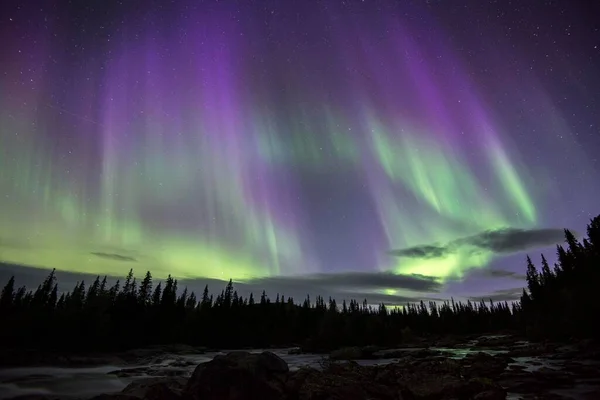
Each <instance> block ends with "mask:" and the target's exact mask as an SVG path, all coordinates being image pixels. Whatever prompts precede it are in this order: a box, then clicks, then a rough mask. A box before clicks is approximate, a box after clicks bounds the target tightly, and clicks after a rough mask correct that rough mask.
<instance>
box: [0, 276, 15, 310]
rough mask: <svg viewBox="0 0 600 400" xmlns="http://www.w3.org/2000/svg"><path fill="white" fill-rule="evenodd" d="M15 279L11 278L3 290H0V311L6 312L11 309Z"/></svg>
mask: <svg viewBox="0 0 600 400" xmlns="http://www.w3.org/2000/svg"><path fill="white" fill-rule="evenodd" d="M14 291H15V277H14V276H11V277H10V279H9V280H8V282H7V283H6V285H5V286H4V288H3V289H2V295H0V310H7V309H9V308H11V307H12V305H13V299H14V297H15V294H14Z"/></svg>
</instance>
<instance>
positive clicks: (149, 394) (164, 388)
mask: <svg viewBox="0 0 600 400" xmlns="http://www.w3.org/2000/svg"><path fill="white" fill-rule="evenodd" d="M186 384H187V379H184V378H147V379H141V380H138V381H135V382H132V383H130V384H129V385H127V387H125V389H123V390H122V391H121V394H125V395H129V396H134V397H137V398H140V399H144V400H163V399H164V400H178V399H180V398H181V394H182V392H183V390H184V389H185V386H186Z"/></svg>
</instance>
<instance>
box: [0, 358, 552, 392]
mask: <svg viewBox="0 0 600 400" xmlns="http://www.w3.org/2000/svg"><path fill="white" fill-rule="evenodd" d="M289 350H290V349H275V350H273V349H270V351H272V352H274V353H275V354H277V355H278V356H280V357H281V358H283V359H284V360H285V361H286V362H287V363H288V365H289V367H290V369H291V370H295V369H298V368H300V367H302V366H312V367H315V368H320V365H321V362H322V360H323V358H324V356H323V355H321V354H289ZM403 350H405V351H407V352H410V351H416V350H421V349H403ZM430 350H439V351H443V352H446V353H451V354H450V357H451V358H462V357H464V356H465V355H467V354H469V353H472V352H479V351H481V350H479V349H473V350H471V349H468V348H461V349H446V348H430ZM229 351H231V350H222V351H219V352H208V353H203V354H189V355H173V354H163V355H161V356H160V357H155V358H154V360H152V361H150V362H145V363H141V364H137V365H132V364H129V365H127V366H123V365H102V366H95V367H87V368H65V367H53V366H43V367H22V368H11V369H0V399H7V398H12V397H17V396H26V395H46V396H52V397H60V398H67V397H70V398H90V397H93V396H95V395H97V394H100V393H111V392H119V391H121V390H123V389H124V388H125V386H127V385H128V384H129V383H131V382H132V381H134V380H137V379H143V378H147V377H148V376H189V375H190V374H191V373H192V372H193V370H194V368H195V367H196V365H198V364H200V363H203V362H207V361H210V360H212V359H213V358H214V357H215V356H216V355H219V354H225V353H227V352H229ZM262 351H263V350H260V349H257V350H252V351H251V352H257V353H259V352H262ZM486 352H487V353H490V354H498V353H502V352H503V351H502V350H497V351H494V350H487V351H486ZM532 360H533V359H532V358H531V357H518V358H516V359H515V363H516V364H521V365H523V366H524V367H525V368H526V370H534V369H536V368H540V366H541V365H544V366H546V367H552V362H551V361H548V360H536V361H537V362H535V363H534V365H532V363H531V361H532ZM395 361H397V359H393V358H391V359H378V360H357V362H358V363H359V364H362V365H382V364H387V363H391V362H395ZM540 361H541V362H540ZM515 363H513V364H515ZM124 369H125V370H126V371H128V373H126V374H119V375H121V376H117V375H115V374H111V372H114V371H119V370H121V371H123V370H124ZM123 375H126V376H123Z"/></svg>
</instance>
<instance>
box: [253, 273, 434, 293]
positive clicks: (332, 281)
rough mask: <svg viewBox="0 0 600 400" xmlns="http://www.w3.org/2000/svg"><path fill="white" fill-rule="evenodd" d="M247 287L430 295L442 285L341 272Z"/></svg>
mask: <svg viewBox="0 0 600 400" xmlns="http://www.w3.org/2000/svg"><path fill="white" fill-rule="evenodd" d="M247 283H248V284H253V285H266V286H273V287H298V286H301V287H311V286H314V287H319V288H339V289H348V288H361V289H365V290H377V289H399V290H402V289H403V290H412V291H418V292H421V291H424V292H433V291H438V290H440V289H441V286H442V285H441V283H440V282H439V281H438V280H437V279H436V278H433V277H426V276H422V275H397V274H394V273H391V272H380V271H377V272H341V273H331V274H313V275H300V276H276V277H269V278H260V279H255V280H252V281H248V282H247Z"/></svg>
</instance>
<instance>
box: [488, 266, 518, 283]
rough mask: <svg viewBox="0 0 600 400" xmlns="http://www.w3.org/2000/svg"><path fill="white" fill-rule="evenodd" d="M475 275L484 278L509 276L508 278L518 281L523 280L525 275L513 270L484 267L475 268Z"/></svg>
mask: <svg viewBox="0 0 600 400" xmlns="http://www.w3.org/2000/svg"><path fill="white" fill-rule="evenodd" d="M477 275H481V276H484V277H486V278H510V279H516V280H519V281H524V280H525V275H523V274H520V273H518V272H514V271H508V270H505V269H491V268H485V269H481V270H477Z"/></svg>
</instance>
